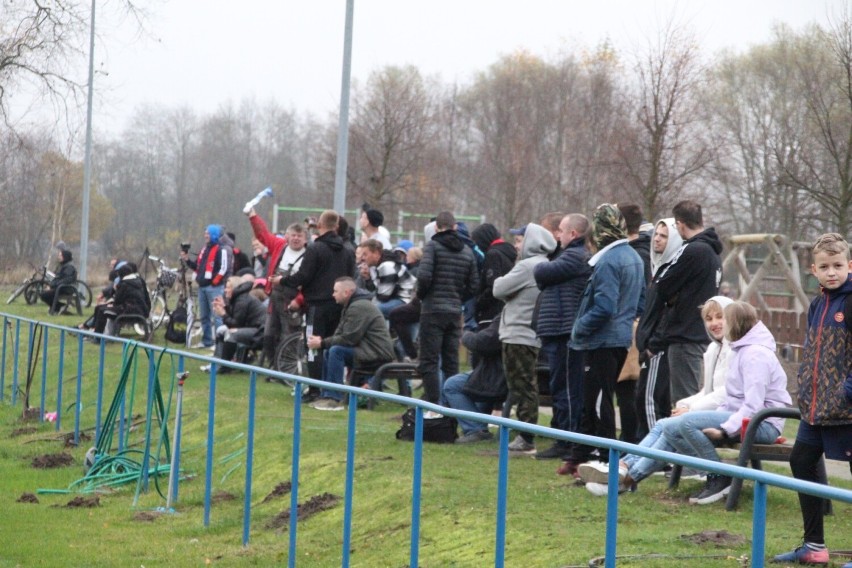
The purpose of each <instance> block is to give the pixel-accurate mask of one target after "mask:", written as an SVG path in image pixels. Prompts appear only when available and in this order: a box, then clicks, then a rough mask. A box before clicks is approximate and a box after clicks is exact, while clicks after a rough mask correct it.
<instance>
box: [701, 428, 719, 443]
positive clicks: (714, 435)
mask: <svg viewBox="0 0 852 568" xmlns="http://www.w3.org/2000/svg"><path fill="white" fill-rule="evenodd" d="M702 432H704V435H705V436H707V438H708V439H710V440H713V441H714V442H718V441H719V440H721V439H723V438H724V437H725V435H724V434H723V433H722V430H721V429H719V428H705V429H704V430H702Z"/></svg>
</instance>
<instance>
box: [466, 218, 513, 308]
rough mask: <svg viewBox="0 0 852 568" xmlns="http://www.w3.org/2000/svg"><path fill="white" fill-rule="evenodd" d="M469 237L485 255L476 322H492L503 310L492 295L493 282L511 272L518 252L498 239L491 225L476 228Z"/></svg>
mask: <svg viewBox="0 0 852 568" xmlns="http://www.w3.org/2000/svg"><path fill="white" fill-rule="evenodd" d="M471 237H472V238H473V240H474V242H475V243H476V246H477V248H479V250H480V251H482V252H483V253H485V260H484V261H483V262H482V269H481V271H480V274H479V276H480V285H479V293H478V294H477V296H476V321H478V322H482V321H487V320H493V319H494V318H495V317H496V316H497V314H499V313H500V311H501V310H502V309H503V302H501V301H500V300H498V299H496V298H495V297H494V294H493V288H494V281H495V280H496V279H497V278H499V277H501V276H503V275H505V274H507V273H508V272H509V271H510V270H512V267H513V266H515V260H516V259H517V257H518V251H516V250H515V247H514V245H512V244H510V243H507V242H506V241H504V240H503V239H501V238H500V231H498V230H497V227H495V226H494V225H492V224H491V223H483V224H482V225H480V226H478V227H477V228H476V229H474V231H473V235H471Z"/></svg>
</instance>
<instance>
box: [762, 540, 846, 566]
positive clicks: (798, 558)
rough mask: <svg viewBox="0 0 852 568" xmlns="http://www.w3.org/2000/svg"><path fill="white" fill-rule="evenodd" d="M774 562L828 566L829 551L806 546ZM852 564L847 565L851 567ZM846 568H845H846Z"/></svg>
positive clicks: (774, 559)
mask: <svg viewBox="0 0 852 568" xmlns="http://www.w3.org/2000/svg"><path fill="white" fill-rule="evenodd" d="M772 562H784V563H787V562H789V563H791V564H828V549H827V548H823V549H822V550H813V549H810V548H808V547H807V546H805V545H804V544H803V545H802V546H800V547H799V548H797V549H796V550H794V551H792V552H788V553H786V554H779V555H778V556H776V557H775V558H773V559H772ZM850 565H852V564H846V566H850ZM844 568H845V567H844Z"/></svg>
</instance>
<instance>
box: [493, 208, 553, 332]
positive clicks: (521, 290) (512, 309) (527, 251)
mask: <svg viewBox="0 0 852 568" xmlns="http://www.w3.org/2000/svg"><path fill="white" fill-rule="evenodd" d="M555 248H556V239H554V238H553V234H552V233H551V232H550V231H548V230H547V229H545V228H544V227H542V226H541V225H536V224H535V223H530V224H528V225H527V230H526V233H525V234H524V242H523V245H522V248H521V260H520V261H519V262H518V264H516V265H515V267H514V268H512V270H510V271H509V273H508V274H506V275H505V276H501V277H500V278H498V279H497V280H495V281H494V297H495V298H497V299H498V300H503V301H504V302H505V303H506V305H505V307H504V308H503V315H502V316H501V318H500V341H502V342H503V343H510V344H512V345H529V346H531V347H537V346H538V344H539V343H538V339H537V338H536V334H535V331H534V330H533V328H532V316H533V310H534V309H535V304H536V300H537V299H538V295H539V289H538V286H536V282H535V277H534V276H533V271H534V270H535V267H536V266H537V265H539V264H542V263H545V262H547V255H548V254H550V253H551V252H553V249H555Z"/></svg>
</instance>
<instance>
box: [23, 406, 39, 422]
mask: <svg viewBox="0 0 852 568" xmlns="http://www.w3.org/2000/svg"><path fill="white" fill-rule="evenodd" d="M40 418H41V409H39V408H35V407H33V406H31V407H29V408H28V409H26V410H25V411H24V413H23V414H22V415H21V420H22V421H24V422H29V421H32V420H38V419H40Z"/></svg>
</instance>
